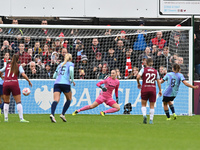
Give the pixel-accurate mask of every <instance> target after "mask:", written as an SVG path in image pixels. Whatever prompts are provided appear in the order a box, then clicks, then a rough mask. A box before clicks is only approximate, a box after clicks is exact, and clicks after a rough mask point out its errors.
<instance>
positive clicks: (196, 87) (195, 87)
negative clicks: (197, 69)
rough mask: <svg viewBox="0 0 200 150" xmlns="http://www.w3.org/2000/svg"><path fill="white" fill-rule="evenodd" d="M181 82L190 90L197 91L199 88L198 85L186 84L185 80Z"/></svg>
mask: <svg viewBox="0 0 200 150" xmlns="http://www.w3.org/2000/svg"><path fill="white" fill-rule="evenodd" d="M182 82H183V84H185V85H186V86H187V87H190V88H193V89H198V88H199V86H198V85H196V86H193V85H191V84H189V83H188V82H187V81H185V80H183V81H182Z"/></svg>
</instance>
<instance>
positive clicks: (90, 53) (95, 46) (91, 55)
mask: <svg viewBox="0 0 200 150" xmlns="http://www.w3.org/2000/svg"><path fill="white" fill-rule="evenodd" d="M98 52H100V53H102V52H101V47H100V44H99V41H98V39H97V38H94V39H92V45H91V46H90V47H89V48H88V49H87V51H86V54H87V57H88V60H89V62H93V61H94V60H95V55H96V53H98Z"/></svg>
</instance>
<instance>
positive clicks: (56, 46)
mask: <svg viewBox="0 0 200 150" xmlns="http://www.w3.org/2000/svg"><path fill="white" fill-rule="evenodd" d="M52 49H53V52H57V53H58V54H60V53H61V50H62V44H61V42H60V38H56V39H55V42H54V43H53V45H52Z"/></svg>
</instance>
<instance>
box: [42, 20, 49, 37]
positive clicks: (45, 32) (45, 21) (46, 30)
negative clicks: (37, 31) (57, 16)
mask: <svg viewBox="0 0 200 150" xmlns="http://www.w3.org/2000/svg"><path fill="white" fill-rule="evenodd" d="M41 25H48V22H47V20H42V22H41ZM41 33H42V36H45V35H47V34H48V29H45V28H43V29H42V32H41Z"/></svg>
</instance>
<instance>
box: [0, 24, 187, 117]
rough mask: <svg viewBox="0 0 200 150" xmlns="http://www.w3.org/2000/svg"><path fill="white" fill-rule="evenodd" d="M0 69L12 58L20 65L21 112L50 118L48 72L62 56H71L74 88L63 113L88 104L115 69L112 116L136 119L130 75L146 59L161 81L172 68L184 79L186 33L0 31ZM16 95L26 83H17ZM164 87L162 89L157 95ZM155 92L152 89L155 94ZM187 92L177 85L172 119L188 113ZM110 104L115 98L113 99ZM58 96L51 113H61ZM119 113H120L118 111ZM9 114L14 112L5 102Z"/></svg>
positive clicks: (137, 107)
mask: <svg viewBox="0 0 200 150" xmlns="http://www.w3.org/2000/svg"><path fill="white" fill-rule="evenodd" d="M0 31H1V32H0V46H1V51H0V57H1V58H0V60H1V68H2V67H3V66H4V65H5V62H9V61H10V60H11V59H12V56H13V55H14V54H15V53H17V54H19V56H20V61H19V63H21V65H22V66H23V68H24V70H25V73H26V74H27V76H28V77H29V79H33V80H32V83H33V87H32V88H30V89H31V94H30V95H29V96H23V95H22V103H23V107H24V113H31V114H37V113H50V107H51V103H52V102H53V85H54V81H55V80H54V79H53V73H54V71H55V69H56V67H57V66H58V65H59V63H61V62H63V61H64V55H65V54H66V53H71V54H72V57H73V63H74V66H75V69H74V77H75V79H76V80H75V82H76V86H75V87H74V86H71V88H72V93H73V99H72V103H71V107H70V108H69V110H68V111H67V113H69V114H70V113H72V112H73V111H74V110H76V109H79V108H81V107H83V106H84V105H88V104H92V103H93V102H94V101H95V99H96V98H97V96H98V94H99V92H100V89H99V88H98V87H96V83H97V82H98V81H100V80H102V79H105V78H107V77H108V76H109V75H110V71H111V70H112V69H116V70H117V78H118V79H119V80H120V87H119V103H120V106H121V110H120V111H119V112H118V114H123V113H125V114H126V113H129V111H130V109H129V107H128V105H126V104H127V103H131V105H132V111H131V112H130V114H141V103H140V100H141V98H140V90H139V89H137V84H136V76H137V74H138V72H139V70H140V69H141V68H143V67H145V66H146V59H147V58H153V60H154V68H155V69H157V70H158V71H159V74H160V77H161V78H163V77H164V75H165V74H166V73H167V72H170V71H172V64H173V63H178V64H180V66H181V73H183V75H184V76H185V78H186V80H188V76H189V75H188V73H189V34H188V33H189V31H188V30H185V31H183V30H182V31H179V30H178V28H177V30H142V29H140V30H137V29H129V30H126V29H121V28H120V29H112V30H111V29H76V28H74V29H62V28H60V29H39V28H31V29H29V28H15V27H14V26H13V28H1V30H0ZM19 83H20V87H21V90H22V89H23V88H25V87H28V83H27V82H26V81H25V80H22V78H21V77H20V80H19ZM165 86H166V84H163V85H162V90H164V89H165ZM157 92H158V90H157ZM188 95H189V94H188V88H185V87H184V86H183V85H181V86H180V91H179V94H178V96H177V98H176V99H175V102H174V105H175V108H176V112H177V114H181V113H188V97H189V96H188ZM113 97H114V99H115V96H113ZM65 100H66V99H65V98H64V96H63V95H62V96H61V100H60V103H59V104H58V106H57V110H56V113H61V111H62V106H63V104H64V102H65ZM108 108H109V107H108V106H106V105H105V104H103V105H101V106H98V107H97V108H95V109H93V110H89V111H85V112H81V113H83V114H84V113H86V114H98V113H99V112H100V111H102V110H105V109H108ZM124 108H125V109H124ZM10 113H17V111H16V108H15V104H14V100H13V98H12V97H11V105H10ZM155 114H164V111H163V106H162V98H160V97H157V102H156V108H155Z"/></svg>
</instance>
